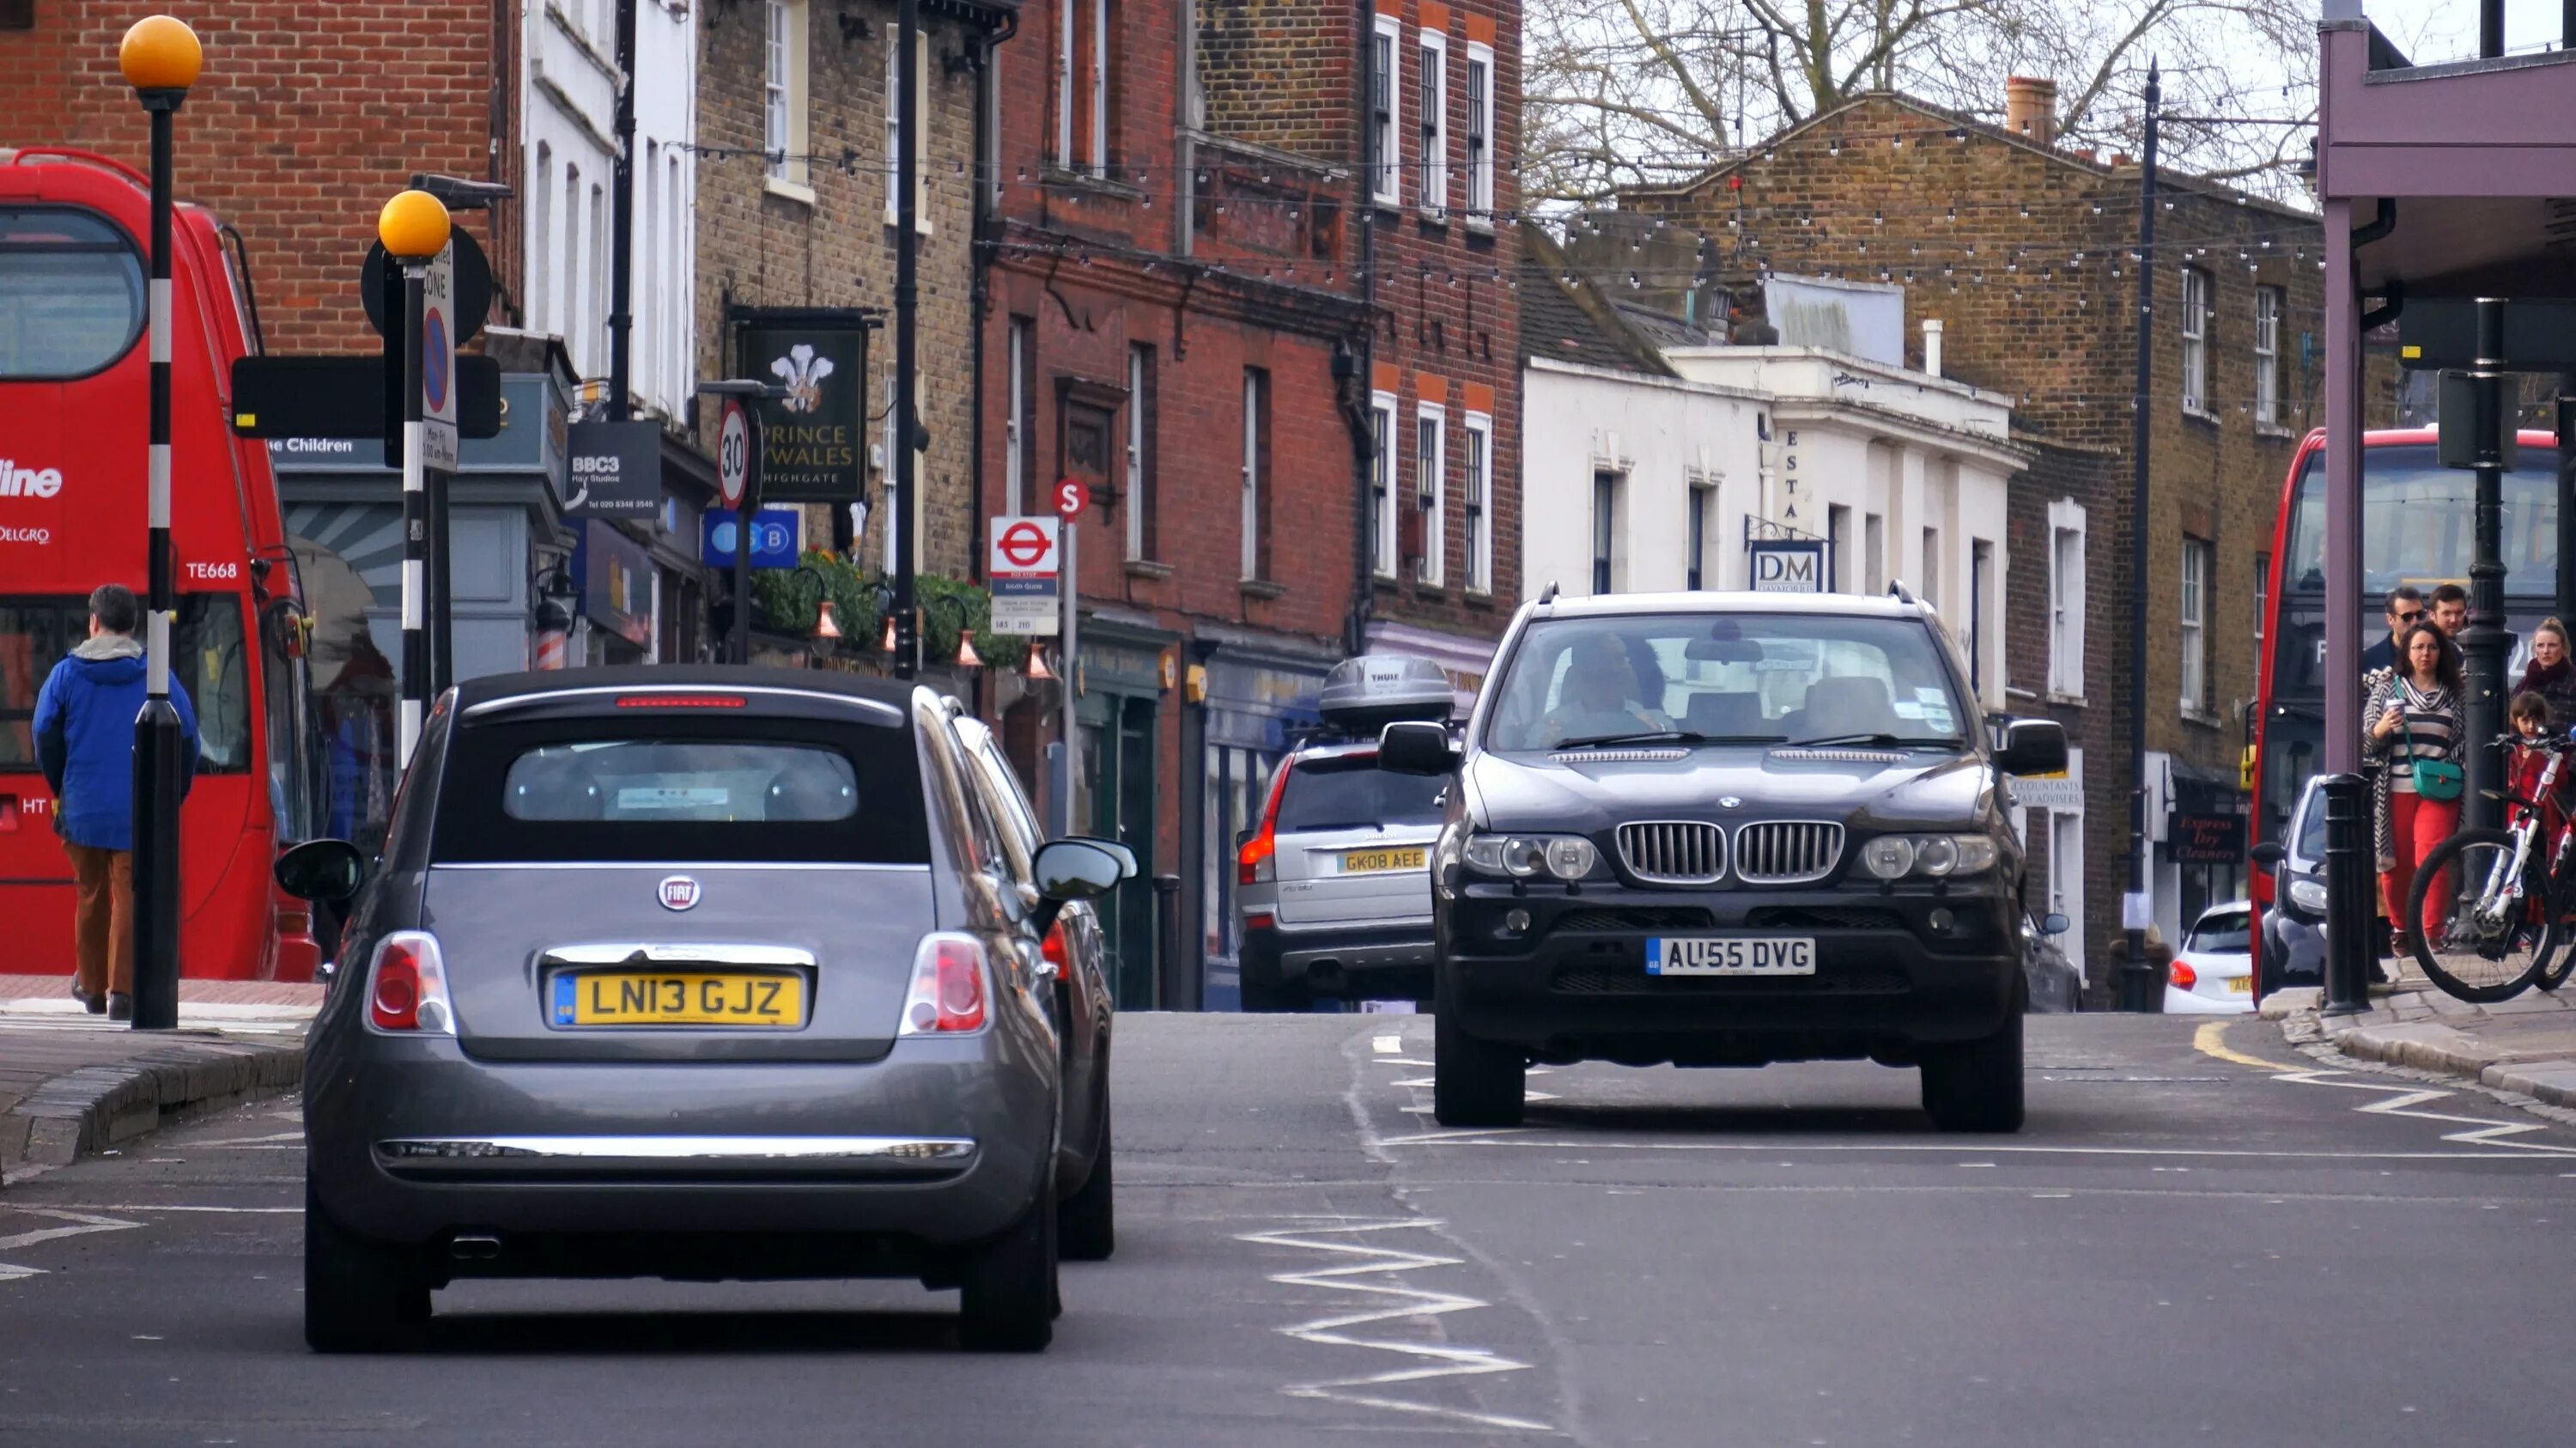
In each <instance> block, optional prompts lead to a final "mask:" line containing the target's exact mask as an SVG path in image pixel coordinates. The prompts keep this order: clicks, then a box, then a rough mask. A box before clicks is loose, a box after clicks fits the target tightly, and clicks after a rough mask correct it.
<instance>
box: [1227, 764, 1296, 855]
mask: <svg viewBox="0 0 2576 1448" xmlns="http://www.w3.org/2000/svg"><path fill="white" fill-rule="evenodd" d="M1291 767H1292V766H1290V765H1286V764H1282V765H1280V766H1279V773H1278V775H1277V776H1276V777H1274V778H1273V779H1272V780H1271V781H1270V798H1269V799H1268V800H1267V801H1266V802H1264V803H1263V805H1262V807H1261V828H1260V829H1258V830H1256V831H1254V832H1253V836H1252V838H1251V839H1248V840H1245V841H1244V842H1243V848H1242V849H1241V850H1238V851H1236V852H1235V857H1234V865H1235V872H1234V882H1235V883H1236V884H1238V885H1267V884H1269V883H1270V882H1271V881H1273V880H1276V879H1278V878H1279V862H1278V854H1279V801H1280V799H1281V797H1283V796H1285V795H1286V794H1287V793H1288V771H1289V769H1290V768H1291Z"/></svg>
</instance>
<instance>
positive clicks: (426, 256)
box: [376, 191, 448, 767]
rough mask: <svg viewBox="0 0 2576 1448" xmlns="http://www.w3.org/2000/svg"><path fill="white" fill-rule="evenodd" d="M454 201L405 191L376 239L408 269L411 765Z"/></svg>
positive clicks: (399, 717) (423, 705)
mask: <svg viewBox="0 0 2576 1448" xmlns="http://www.w3.org/2000/svg"><path fill="white" fill-rule="evenodd" d="M447 232H448V220H447V206H446V204H445V203H443V202H441V201H440V200H439V199H438V198H437V197H435V196H432V195H430V194H429V193H428V192H426V191H404V192H401V193H399V194H397V195H396V196H395V197H394V199H393V200H391V201H388V202H386V203H385V209H384V210H383V211H382V212H379V213H378V214H377V216H376V240H378V241H380V242H383V243H384V247H385V254H386V255H387V256H390V257H392V258H393V259H394V263H395V264H396V265H397V266H400V267H401V268H402V276H403V297H402V301H403V322H402V337H403V359H402V454H403V456H402V495H403V564H402V636H403V643H402V649H403V653H402V699H401V701H400V702H399V703H398V704H396V705H395V715H394V721H395V728H396V746H397V748H398V749H399V750H400V754H401V759H402V762H403V764H404V765H405V767H408V766H409V765H410V764H411V751H412V746H413V745H416V744H418V743H419V742H420V722H421V716H422V715H424V714H425V713H427V712H428V708H427V706H428V702H429V691H430V687H431V684H430V678H429V671H430V663H429V635H428V633H427V632H426V630H425V628H424V624H425V622H426V620H425V619H424V617H423V613H424V610H425V609H426V607H427V604H428V595H427V591H426V590H427V584H428V571H429V522H430V520H429V492H428V460H427V458H426V457H425V456H424V453H425V451H426V448H427V443H428V439H427V437H426V436H425V432H424V429H423V427H422V424H421V395H420V389H421V342H422V338H421V311H422V301H423V296H424V289H425V288H426V287H427V285H428V283H429V264H430V262H431V261H432V260H434V259H435V258H436V257H437V256H438V254H439V253H440V252H442V251H444V250H446V249H447Z"/></svg>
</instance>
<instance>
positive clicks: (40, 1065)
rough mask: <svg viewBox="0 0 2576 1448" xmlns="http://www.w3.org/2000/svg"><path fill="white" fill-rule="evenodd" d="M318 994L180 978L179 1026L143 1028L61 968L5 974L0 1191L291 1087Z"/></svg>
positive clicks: (1, 987) (0, 1012) (299, 1071)
mask: <svg viewBox="0 0 2576 1448" xmlns="http://www.w3.org/2000/svg"><path fill="white" fill-rule="evenodd" d="M321 1001H322V988H321V987H320V986H313V985H288V984H281V983H277V982H272V981H196V980H191V981H182V982H181V983H180V987H179V1029H177V1030H175V1031H137V1030H134V1029H132V1028H131V1027H129V1026H126V1025H122V1024H117V1023H111V1022H109V1021H108V1020H107V1019H106V1018H105V1017H103V1016H93V1015H90V1014H89V1013H88V1012H86V1011H84V1010H82V1009H81V1007H80V1004H79V1003H78V1002H77V1001H74V1000H73V999H72V998H71V994H70V982H69V981H68V980H67V979H65V978H64V977H62V976H51V975H47V976H30V975H0V1190H6V1189H7V1188H8V1186H9V1185H10V1184H12V1183H15V1182H19V1181H23V1180H25V1179H27V1178H28V1177H30V1176H33V1175H35V1174H37V1173H40V1172H43V1171H46V1170H49V1169H51V1168H54V1167H59V1166H64V1165H67V1164H69V1163H70V1162H72V1161H73V1160H75V1159H77V1158H79V1157H81V1156H85V1155H89V1154H92V1153H96V1152H110V1151H115V1150H118V1149H120V1148H121V1147H122V1146H123V1145H124V1144H125V1143H128V1142H131V1141H134V1140H136V1139H138V1138H140V1137H142V1136H144V1135H145V1134H147V1133H149V1132H151V1131H153V1130H155V1129H157V1128H159V1127H160V1126H162V1125H164V1124H165V1123H167V1122H171V1121H176V1120H184V1119H186V1118H187V1117H189V1116H190V1115H192V1114H197V1113H202V1112H206V1111H212V1110H218V1109H221V1108H222V1107H224V1106H226V1105H229V1104H231V1103H233V1102H236V1101H240V1100H242V1099H244V1098H246V1097H250V1096H255V1095H259V1094H263V1093H273V1092H277V1091H281V1090H285V1089H288V1088H291V1087H293V1086H295V1085H296V1084H297V1083H298V1082H300V1081H301V1080H302V1079H303V1076H304V1040H303V1037H304V1028H305V1025H306V1023H307V1022H308V1021H310V1020H311V1019H312V1017H313V1014H314V1012H315V1011H316V1010H318V1009H319V1008H320V1006H321ZM0 1427H5V1423H0Z"/></svg>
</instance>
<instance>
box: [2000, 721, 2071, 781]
mask: <svg viewBox="0 0 2576 1448" xmlns="http://www.w3.org/2000/svg"><path fill="white" fill-rule="evenodd" d="M1995 768H1997V769H2000V770H2002V771H2003V772H2004V773H2006V774H2056V773H2058V772H2059V771H2061V770H2063V769H2065V768H2066V726H2065V725H2063V724H2060V723H2058V722H2057V721H2056V720H2054V719H2015V720H2013V721H2012V722H2011V723H2008V724H2006V725H2005V726H2004V747H2003V748H2001V749H1999V750H1996V751H1995Z"/></svg>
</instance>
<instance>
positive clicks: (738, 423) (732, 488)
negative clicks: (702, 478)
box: [716, 397, 751, 508]
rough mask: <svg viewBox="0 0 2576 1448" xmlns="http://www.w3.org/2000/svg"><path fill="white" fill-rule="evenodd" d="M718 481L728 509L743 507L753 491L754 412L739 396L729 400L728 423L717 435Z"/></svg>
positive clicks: (725, 419)
mask: <svg viewBox="0 0 2576 1448" xmlns="http://www.w3.org/2000/svg"><path fill="white" fill-rule="evenodd" d="M716 484H717V486H718V487H719V488H721V489H722V490H723V492H724V505H725V506H726V507H728V508H740V507H741V506H742V499H743V495H744V494H745V493H747V492H749V491H750V490H751V411H750V409H749V408H746V407H744V406H743V405H742V399H741V398H739V397H728V398H726V399H725V404H724V426H723V428H722V429H721V430H719V432H718V433H717V436H716Z"/></svg>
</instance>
